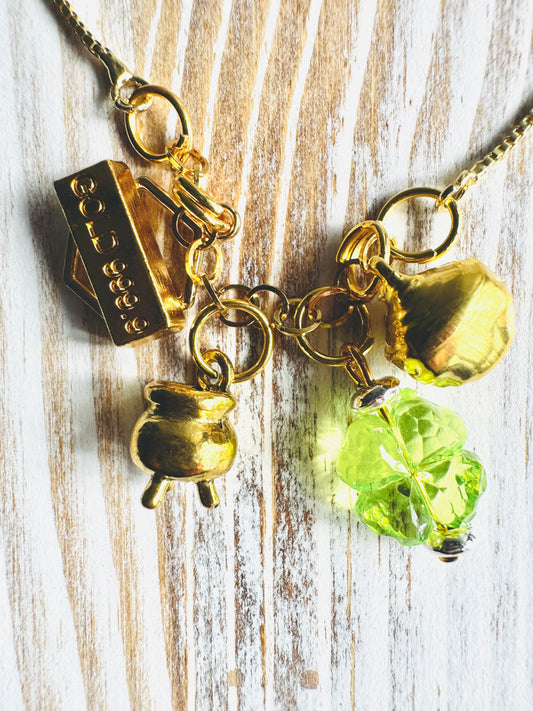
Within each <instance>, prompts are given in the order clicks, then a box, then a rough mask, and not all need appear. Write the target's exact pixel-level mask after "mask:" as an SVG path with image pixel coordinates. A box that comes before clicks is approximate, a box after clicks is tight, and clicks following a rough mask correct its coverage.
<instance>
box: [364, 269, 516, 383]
mask: <svg viewBox="0 0 533 711" xmlns="http://www.w3.org/2000/svg"><path fill="white" fill-rule="evenodd" d="M370 267H371V269H372V270H373V271H374V272H375V273H377V274H379V276H380V277H381V278H382V280H383V285H382V288H381V293H380V298H381V299H383V301H385V302H386V303H387V305H388V314H387V323H386V326H387V333H386V340H387V347H386V350H385V355H386V356H387V358H388V359H389V360H390V361H391V362H392V363H394V365H396V366H398V367H399V368H402V369H404V370H406V371H407V372H408V373H409V375H412V376H413V377H414V378H415V379H416V380H420V381H421V382H423V383H431V384H433V385H439V386H446V385H461V384H462V383H466V382H468V381H471V380H476V379H477V378H480V377H481V376H482V375H483V374H484V373H486V372H487V371H488V370H490V369H491V368H492V367H494V366H495V365H496V363H497V362H498V361H499V360H500V359H501V358H502V357H503V355H504V354H505V352H506V351H507V349H508V348H509V345H510V343H511V341H512V339H513V335H514V311H513V302H512V297H511V295H510V294H509V292H508V291H507V289H506V287H505V285H504V284H503V282H501V281H500V280H499V279H498V278H497V277H495V276H494V274H493V273H492V272H491V271H490V270H489V269H487V267H485V266H484V265H483V264H481V263H480V262H478V261H477V260H476V259H466V260H464V261H461V262H451V263H449V264H445V265H444V266H442V267H437V268H434V269H428V270H427V271H424V272H421V273H420V274H415V275H412V276H409V275H406V274H400V273H398V272H396V271H394V269H392V268H391V266H390V265H389V263H388V262H387V261H386V260H384V259H382V258H380V257H374V258H372V259H371V260H370Z"/></svg>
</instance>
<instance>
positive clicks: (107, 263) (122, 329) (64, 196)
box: [55, 160, 184, 346]
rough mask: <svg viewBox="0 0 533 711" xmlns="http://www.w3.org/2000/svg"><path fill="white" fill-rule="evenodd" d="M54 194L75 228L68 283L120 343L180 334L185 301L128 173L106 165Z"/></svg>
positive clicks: (63, 184)
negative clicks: (178, 293)
mask: <svg viewBox="0 0 533 711" xmlns="http://www.w3.org/2000/svg"><path fill="white" fill-rule="evenodd" d="M55 188H56V192H57V195H58V197H59V200H60V202H61V207H62V208H63V212H64V214H65V217H66V218H67V221H68V223H69V226H70V236H69V243H68V248H67V258H66V265H65V281H66V282H67V284H68V285H69V286H70V287H71V288H72V289H73V291H74V292H75V293H76V294H77V295H78V296H80V297H81V298H82V299H83V300H84V301H85V302H86V303H87V304H89V306H91V308H93V309H95V310H96V311H97V312H98V313H100V314H101V315H102V316H103V318H104V320H105V322H106V325H107V328H108V330H109V333H110V334H111V337H112V338H113V341H114V342H115V344H116V345H118V346H121V345H125V344H130V343H137V342H139V341H142V340H146V339H152V338H157V337H159V336H161V335H163V334H164V333H167V332H169V331H176V330H181V329H182V328H183V325H184V317H183V302H182V300H181V299H180V298H179V296H178V295H177V294H176V289H175V287H174V284H173V282H172V279H171V278H170V275H169V273H168V270H167V267H166V265H165V263H164V261H163V257H162V256H161V252H160V251H159V247H158V245H157V241H156V239H155V237H154V234H153V231H152V227H151V225H150V222H149V220H148V216H147V214H146V211H145V210H144V207H143V205H142V201H141V198H140V195H139V191H138V189H137V185H136V184H135V181H134V179H133V176H132V174H131V173H130V171H129V169H128V168H127V166H126V165H124V163H118V162H116V161H110V160H107V161H102V162H101V163H97V164H96V165H93V166H91V167H90V168H86V169H84V170H82V171H80V172H78V173H75V174H73V175H69V176H68V177H67V178H63V179H61V180H58V181H57V182H56V183H55Z"/></svg>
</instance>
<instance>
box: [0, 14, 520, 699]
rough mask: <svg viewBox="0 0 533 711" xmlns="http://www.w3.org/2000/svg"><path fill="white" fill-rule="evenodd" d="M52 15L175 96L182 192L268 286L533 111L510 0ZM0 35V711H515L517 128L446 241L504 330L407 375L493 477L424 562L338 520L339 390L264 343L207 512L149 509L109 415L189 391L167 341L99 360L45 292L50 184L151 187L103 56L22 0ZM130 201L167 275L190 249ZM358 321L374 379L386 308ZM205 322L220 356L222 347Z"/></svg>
mask: <svg viewBox="0 0 533 711" xmlns="http://www.w3.org/2000/svg"><path fill="white" fill-rule="evenodd" d="M75 9H76V10H77V11H78V12H79V14H80V15H81V16H82V17H83V18H84V20H85V21H86V23H87V25H88V26H89V27H90V28H91V29H92V30H93V31H94V32H95V34H96V35H97V36H98V37H99V38H101V39H102V40H103V41H104V43H105V44H106V45H107V46H110V47H111V48H112V49H113V50H114V51H115V52H116V53H117V55H118V56H120V57H121V58H122V59H123V60H124V61H125V62H126V63H127V64H128V65H129V66H130V67H132V68H134V70H135V72H136V73H137V74H140V75H142V76H145V77H146V78H149V79H150V80H151V81H152V82H153V83H157V84H162V85H164V86H167V87H169V88H171V89H172V90H173V91H175V92H176V93H177V94H178V95H179V96H180V97H181V98H182V100H183V102H184V104H185V105H186V107H187V108H188V111H189V113H190V116H191V121H192V125H193V128H194V131H195V142H196V144H197V145H198V146H199V147H200V148H202V149H203V151H204V153H206V154H207V155H208V157H209V160H210V165H211V168H210V173H209V175H208V177H207V181H206V185H207V187H208V188H209V190H210V191H211V192H212V193H213V194H214V195H216V196H217V198H219V199H220V200H221V201H225V202H228V203H230V204H232V205H234V206H235V207H237V208H238V210H239V212H240V214H241V216H242V219H243V228H242V231H241V233H240V235H239V237H238V238H237V239H236V240H235V241H234V242H233V243H232V244H230V245H227V248H226V249H225V256H226V258H227V259H226V267H225V272H224V274H223V278H224V280H225V281H227V282H232V281H241V282H244V283H249V284H251V285H254V284H257V283H259V282H268V283H275V284H278V285H280V286H281V287H282V288H283V289H285V290H286V291H287V292H288V293H289V294H290V295H291V296H296V295H302V294H304V293H306V292H308V291H309V290H310V289H311V288H312V287H314V286H318V285H321V284H326V283H328V281H329V280H331V279H332V276H333V274H334V265H333V259H334V255H335V252H336V249H337V246H338V244H339V240H340V239H341V236H342V234H343V232H344V231H345V230H346V229H347V228H349V227H351V226H352V225H354V224H355V223H356V222H359V221H360V220H362V219H366V218H369V217H373V216H374V215H375V214H376V211H377V210H378V209H379V207H380V205H382V204H383V202H384V200H385V199H386V198H388V197H389V196H390V195H392V194H393V193H394V192H396V191H398V190H401V189H404V188H406V187H408V186H412V185H419V184H429V185H436V186H442V187H444V186H445V185H446V184H447V183H448V182H450V180H451V179H453V178H454V177H455V175H456V174H457V172H459V170H461V169H463V168H465V167H468V166H469V165H471V163H472V162H473V161H474V160H475V159H477V158H478V157H479V156H480V155H481V154H483V153H485V152H486V151H487V150H489V149H490V148H491V147H492V146H493V144H494V143H495V142H496V141H497V139H498V138H499V137H500V136H501V135H502V132H504V131H505V130H506V129H507V128H509V127H510V125H512V123H513V121H515V120H516V119H518V118H519V117H520V116H521V115H522V113H524V112H525V110H526V109H527V108H528V107H529V106H530V105H531V104H532V98H533V94H532V87H533V61H532V53H531V37H532V18H533V4H532V3H531V2H528V1H527V0H465V1H464V2H461V3H459V2H448V3H445V2H442V3H439V2H436V0H435V1H433V0H432V1H431V2H428V1H427V0H364V1H363V0H359V2H355V1H354V0H270V2H269V0H183V1H182V2H179V1H178V0H176V1H174V0H132V1H131V2H129V1H127V0H108V1H107V2H92V1H90V0H76V2H75ZM0 28H2V32H1V33H0V67H1V68H2V77H3V99H4V100H3V121H2V129H1V131H0V150H1V155H2V158H3V160H2V166H1V168H0V170H1V175H2V190H1V193H0V200H1V209H0V216H1V220H2V229H1V230H0V235H1V239H2V249H1V250H0V263H1V269H2V271H1V273H2V279H1V280H0V348H1V350H0V352H1V354H2V367H1V371H0V373H1V385H2V393H3V397H2V404H1V406H0V413H1V425H2V440H1V444H0V447H1V457H2V459H1V461H2V465H3V476H2V477H1V479H0V493H1V497H0V501H1V503H0V619H1V621H2V624H1V627H0V629H1V632H0V650H1V653H0V692H1V693H0V709H1V710H2V711H4V709H5V711H22V710H25V711H78V710H79V711H82V710H88V711H96V710H98V711H100V710H102V711H104V710H105V711H127V710H128V709H131V710H133V711H145V710H146V711H150V710H153V711H167V710H168V711H170V710H171V709H172V710H174V711H178V710H179V711H182V710H184V711H185V710H187V711H192V710H193V709H196V710H198V711H208V710H209V711H211V710H214V711H218V710H220V709H238V710H239V711H245V710H250V711H257V710H259V709H265V710H267V711H274V710H275V711H281V710H285V709H287V710H291V711H292V710H293V709H294V710H301V711H311V710H316V711H329V710H330V711H345V710H351V709H356V710H357V711H383V710H384V709H391V710H394V711H404V710H405V711H407V710H408V709H415V710H417V711H418V710H421V709H439V710H441V711H444V710H445V709H447V710H450V711H452V710H453V711H463V710H464V711H466V710H468V711H478V710H479V711H481V710H483V711H485V710H486V709H491V711H500V710H502V711H503V709H507V708H512V709H513V710H515V711H528V710H529V709H530V708H531V699H532V698H533V663H532V659H533V616H532V614H531V609H532V608H533V592H532V590H533V585H532V583H533V570H532V561H533V542H532V541H533V530H532V524H531V521H532V516H531V510H532V509H533V488H532V486H533V484H532V479H533V471H532V465H531V462H530V459H529V443H530V442H531V436H532V426H533V378H532V376H531V372H532V363H531V348H532V346H533V331H532V323H533V320H532V297H533V276H532V275H533V233H532V232H533V231H532V223H533V140H531V139H529V140H525V141H523V142H521V143H520V144H519V146H518V147H517V148H516V149H515V150H513V152H512V154H511V155H510V156H509V159H508V160H507V161H506V162H504V163H502V164H501V165H498V166H497V167H495V168H493V169H492V170H491V172H490V173H489V175H488V176H487V178H486V179H485V180H484V181H483V182H482V183H480V184H479V185H478V186H476V187H475V188H473V189H472V190H471V191H470V192H469V194H468V196H467V197H466V198H465V199H464V200H463V202H462V203H461V210H462V216H463V228H462V236H461V240H460V242H459V246H458V247H457V248H456V249H455V254H454V256H456V257H459V258H461V257H466V256H475V257H477V258H478V259H480V260H481V261H483V262H484V263H486V264H487V265H488V266H489V267H490V268H492V269H494V270H495V271H497V272H498V273H499V274H500V275H501V276H502V277H503V278H504V279H505V281H506V282H507V283H508V284H509V285H510V287H511V288H512V291H513V294H514V296H515V300H516V314H517V336H516V340H515V343H514V345H513V347H512V349H511V351H510V353H509V354H508V356H507V357H506V359H505V361H504V362H503V363H502V364H501V365H500V366H499V367H498V368H497V369H496V370H495V371H493V372H492V373H491V374H489V375H488V376H487V377H486V378H484V379H483V380H481V381H480V382H476V383H474V384H471V385H468V386H466V387H464V388H461V389H454V390H453V391H452V392H450V391H448V390H438V391H435V390H432V389H431V388H423V387H421V388H420V391H421V392H423V393H424V394H425V395H426V396H427V397H429V398H431V399H433V400H435V401H436V402H439V403H442V404H449V405H451V406H453V407H454V409H456V410H457V411H458V412H459V413H461V414H462V415H463V417H464V419H465V420H466V421H467V423H468V429H469V440H468V442H469V446H470V447H471V448H473V449H474V450H475V451H476V452H477V453H478V454H479V455H480V457H481V458H482V460H483V461H484V463H485V464H486V467H487V472H488V478H489V487H488V491H487V493H486V494H485V495H484V497H483V499H482V503H481V506H480V512H479V514H478V516H477V518H476V519H475V533H476V536H477V544H476V546H475V547H474V549H473V551H472V552H471V553H469V554H468V555H466V556H464V558H463V559H462V560H461V561H460V562H458V563H456V564H454V565H451V566H445V565H442V564H441V563H439V562H438V561H437V560H436V558H434V557H433V556H432V555H431V554H430V553H429V552H427V551H425V550H422V549H414V550H411V549H404V548H402V547H400V546H399V545H398V544H397V543H395V542H394V541H390V540H388V539H379V538H378V537H376V536H374V535H372V534H371V533H370V532H369V531H368V530H366V529H365V528H363V527H362V526H361V525H360V524H359V523H358V522H357V521H356V518H355V515H354V514H353V511H352V509H351V508H350V505H349V503H348V497H347V493H346V487H344V485H343V484H342V483H341V482H340V481H338V480H337V478H336V475H335V447H338V446H339V444H340V442H341V440H342V434H343V431H344V430H345V427H346V422H347V417H348V412H349V396H350V390H351V388H350V385H349V382H348V380H347V378H346V376H345V375H344V374H343V373H342V372H336V371H335V372H334V371H333V370H330V369H327V368H325V367H322V366H319V365H317V364H314V363H311V362H309V361H308V360H307V359H306V358H305V356H304V355H303V354H302V353H301V352H300V351H299V350H298V348H297V346H296V344H295V343H294V342H291V341H290V340H288V339H282V338H278V339H277V343H276V350H275V355H274V358H273V361H272V363H271V364H270V365H269V367H268V368H267V370H266V371H265V373H264V375H262V376H261V377H259V378H257V379H255V380H254V381H252V382H249V383H245V384H243V385H241V386H238V387H236V388H235V393H236V395H237V397H238V399H239V404H238V407H237V409H236V411H235V415H234V417H233V421H234V424H235V427H236V429H237V431H238V434H239V454H238V459H237V461H236V464H235V466H234V468H233V470H232V472H231V473H230V474H228V475H227V477H226V478H225V481H223V482H221V483H220V484H219V485H218V488H219V492H220V495H221V500H222V503H221V506H220V507H219V508H218V509H216V510H215V511H207V510H203V509H202V508H201V506H200V504H199V501H198V497H197V494H196V491H195V487H192V486H189V485H186V484H183V485H177V486H176V487H175V489H174V491H173V492H172V494H171V495H170V496H169V497H168V500H167V501H166V503H165V504H164V506H163V507H162V508H161V510H159V511H158V512H157V513H153V512H149V511H146V510H144V509H143V508H142V507H141V505H140V495H141V492H142V489H143V487H144V484H145V476H144V474H143V473H141V472H139V471H138V470H136V468H135V467H134V465H133V464H132V463H131V462H130V458H129V453H128V443H129V433H130V430H131V427H132V425H133V423H134V421H135V420H136V418H137V416H138V414H139V413H140V412H141V411H142V408H143V402H142V386H143V385H144V384H145V383H146V382H147V381H148V380H151V379H153V378H158V379H165V378H169V379H175V380H178V381H184V382H185V381H189V382H190V379H191V378H192V375H193V370H192V367H191V362H190V358H189V356H188V351H187V348H186V339H185V336H184V334H181V335H178V336H176V337H171V338H166V339H162V340H160V341H157V342H154V343H150V344H148V345H143V346H139V347H137V348H136V349H116V348H114V347H113V345H112V344H111V342H110V340H109V339H108V336H107V334H106V332H105V328H104V326H103V325H102V324H101V323H99V322H98V320H97V319H95V317H94V316H93V315H92V314H91V313H90V312H89V311H88V310H87V309H86V308H85V307H84V306H83V305H82V304H81V303H80V302H78V301H77V300H76V299H75V298H74V297H73V296H71V295H70V294H69V293H67V291H66V290H65V288H64V287H63V285H62V281H61V272H62V260H63V251H64V241H65V235H66V226H65V223H64V220H63V217H62V215H61V212H60V208H59V205H58V203H57V201H56V198H55V194H54V191H53V181H54V180H56V179H58V178H60V177H63V176H64V175H68V174H70V173H72V172H74V171H75V170H78V169H80V168H82V167H85V166H88V165H92V164H94V163H96V162H97V161H99V160H103V159H106V158H111V159H115V160H124V161H126V162H127V163H128V164H129V165H130V167H131V168H132V170H133V172H134V174H136V175H140V174H146V175H148V176H149V177H151V178H153V179H154V180H156V181H157V182H159V183H161V184H162V185H163V186H167V185H168V184H169V176H168V175H166V173H165V171H164V170H163V169H161V168H158V167H154V166H152V165H147V164H145V163H143V162H142V160H141V159H139V158H138V157H136V155H135V154H134V153H133V151H132V150H131V149H130V148H129V147H128V146H127V145H126V143H125V136H124V133H123V130H122V126H121V119H120V117H119V116H116V115H115V112H114V110H113V107H112V105H111V104H110V102H108V101H107V100H106V87H105V83H104V78H103V72H102V71H101V70H100V68H99V67H98V66H97V65H96V64H95V63H94V62H93V61H92V60H91V59H90V57H89V55H88V54H87V53H86V52H85V51H84V50H83V49H82V48H81V47H80V46H79V45H78V44H77V43H76V41H75V40H74V39H72V38H71V37H70V36H69V35H68V33H67V32H66V31H65V29H64V27H63V26H61V25H60V24H59V22H58V20H57V18H56V16H55V14H54V12H53V11H52V10H51V9H50V7H49V6H48V5H47V4H46V2H44V0H27V1H26V2H24V3H8V2H7V1H6V2H0ZM165 125H166V124H165V119H163V120H162V121H161V123H160V126H159V131H164V129H165ZM169 130H170V132H171V133H170V135H172V130H174V126H173V125H172V126H170V129H169ZM155 133H156V132H155V131H154V136H153V138H154V140H156V138H157V136H156V135H155ZM463 203H464V204H463ZM149 209H151V211H152V215H153V220H154V223H155V224H157V225H158V238H159V239H160V241H161V244H162V245H163V247H164V250H165V254H166V256H167V257H168V260H169V263H170V264H171V269H172V271H173V276H174V277H175V278H176V280H178V281H179V280H180V279H182V278H183V277H182V268H181V266H180V263H181V261H182V260H183V251H182V250H181V248H179V247H177V246H176V245H175V244H174V243H173V239H172V237H171V236H170V233H169V229H168V224H167V223H166V222H165V219H164V217H163V216H162V215H161V213H160V212H158V211H157V209H155V208H153V207H151V208H149ZM426 243H427V242H426V241H425V240H424V239H423V238H421V237H420V236H417V235H416V234H415V235H413V236H412V237H411V238H410V241H409V244H410V245H411V246H412V247H413V248H415V247H416V246H417V245H418V244H426ZM375 331H376V335H377V337H378V338H377V340H378V347H377V348H376V349H375V350H374V353H373V354H372V357H371V363H372V365H373V367H374V370H375V372H376V373H378V374H386V373H388V372H390V366H389V365H387V363H386V361H385V360H384V358H383V356H382V355H381V350H380V348H379V344H380V343H381V344H382V341H383V336H382V335H380V334H381V331H382V324H381V315H380V314H379V313H378V314H377V319H376V321H375ZM209 338H210V339H211V340H210V344H211V345H213V346H214V345H218V346H220V347H222V348H223V349H224V350H226V351H227V352H228V354H229V355H230V357H232V358H235V360H236V361H237V364H239V363H242V362H243V358H244V356H245V354H246V352H247V348H248V346H247V341H246V337H244V336H243V337H241V336H238V335H236V334H235V333H234V332H233V330H231V329H227V330H223V329H221V330H218V331H217V330H216V329H211V330H209ZM404 382H407V380H406V379H405V378H404Z"/></svg>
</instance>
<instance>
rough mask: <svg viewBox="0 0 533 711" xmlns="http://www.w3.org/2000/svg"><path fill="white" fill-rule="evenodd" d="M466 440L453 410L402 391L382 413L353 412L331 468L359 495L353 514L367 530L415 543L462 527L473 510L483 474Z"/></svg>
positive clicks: (369, 410) (462, 428) (482, 480)
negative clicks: (335, 464) (342, 443)
mask: <svg viewBox="0 0 533 711" xmlns="http://www.w3.org/2000/svg"><path fill="white" fill-rule="evenodd" d="M465 440H466V430H465V426H464V424H463V422H462V420H461V418H460V417H459V415H457V414H456V413H455V412H453V410H450V409H448V408H446V407H441V406H439V405H435V404H434V403H432V402H430V401H429V400H424V399H423V398H421V397H419V396H418V395H417V393H416V392H415V391H414V390H411V389H408V388H405V389H403V390H401V391H400V393H399V395H398V397H397V398H396V399H395V400H394V402H393V404H392V406H391V407H390V409H388V410H387V411H383V410H382V411H380V410H379V409H377V408H374V409H370V408H366V409H362V410H360V411H358V412H357V414H356V416H355V419H354V421H353V422H352V424H351V425H350V427H349V428H348V432H347V435H346V441H345V443H344V445H343V447H342V450H341V452H340V455H339V458H338V462H337V471H338V473H339V475H340V477H341V478H342V479H343V481H345V482H346V483H347V484H348V485H349V486H351V487H352V488H353V489H355V490H356V491H358V492H359V495H358V497H357V503H356V511H357V513H358V515H359V516H360V518H361V519H362V521H363V522H364V523H365V524H366V525H367V526H368V527H369V528H371V529H372V530H373V531H375V532H376V533H378V534H382V535H388V536H393V537H394V538H396V539H398V540H399V541H400V542H401V543H403V544H404V545H417V544H419V543H424V542H427V541H428V538H430V537H431V536H433V537H434V536H436V535H438V534H439V532H442V531H447V530H456V529H464V527H465V524H467V523H468V522H469V521H470V520H471V519H472V518H473V516H474V514H475V509H476V504H477V501H478V499H479V497H480V495H481V494H482V493H483V491H484V489H485V485H486V480H485V471H484V469H483V466H482V464H481V462H480V461H479V459H478V457H477V456H476V455H475V454H474V453H473V452H469V451H467V450H465V449H463V445H464V443H465Z"/></svg>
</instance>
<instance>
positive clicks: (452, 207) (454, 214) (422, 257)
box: [378, 188, 460, 264]
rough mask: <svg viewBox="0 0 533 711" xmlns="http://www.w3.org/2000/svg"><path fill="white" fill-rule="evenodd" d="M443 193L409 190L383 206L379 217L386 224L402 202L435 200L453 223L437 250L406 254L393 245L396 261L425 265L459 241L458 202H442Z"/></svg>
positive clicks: (434, 190)
mask: <svg viewBox="0 0 533 711" xmlns="http://www.w3.org/2000/svg"><path fill="white" fill-rule="evenodd" d="M441 192H442V191H441V190H437V188H409V190H403V191H402V192H401V193H398V194H397V195H393V196H392V197H391V199H390V200H388V201H387V202H386V203H385V205H383V207H382V208H381V211H380V213H379V215H378V220H379V221H381V222H384V221H385V218H386V217H387V215H388V214H389V212H390V211H391V210H392V209H393V207H395V206H396V205H398V204H400V203H401V202H405V201H406V200H412V199H413V198H417V197H429V198H435V204H436V206H437V208H438V207H442V206H444V207H445V208H446V209H447V210H448V212H449V214H450V219H451V221H452V225H451V227H450V231H449V233H448V236H447V237H446V239H445V240H444V241H443V242H441V244H439V246H438V247H436V248H435V249H425V250H422V251H420V252H406V251H404V250H402V249H398V248H397V247H395V246H394V245H392V246H391V254H392V255H393V257H394V258H395V259H400V260H402V261H403V262H416V263H418V264H424V263H425V262H432V261H433V260H434V259H437V258H438V257H441V256H442V255H443V254H445V253H446V252H447V251H448V250H449V249H450V248H451V247H452V245H453V243H454V242H455V240H456V239H457V233H458V231H459V223H460V218H459V210H458V209H457V202H456V201H455V200H454V199H453V198H451V197H449V198H448V199H447V200H445V201H444V202H441Z"/></svg>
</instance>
